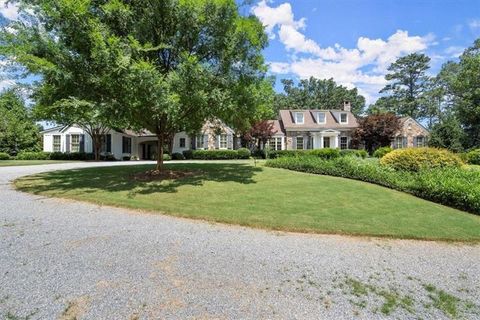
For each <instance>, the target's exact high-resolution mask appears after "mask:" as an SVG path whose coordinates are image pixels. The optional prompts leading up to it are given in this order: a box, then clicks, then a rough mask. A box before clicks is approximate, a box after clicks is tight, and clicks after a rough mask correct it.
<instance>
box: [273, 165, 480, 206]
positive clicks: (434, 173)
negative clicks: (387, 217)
mask: <svg viewBox="0 0 480 320" xmlns="http://www.w3.org/2000/svg"><path fill="white" fill-rule="evenodd" d="M266 165H267V166H269V167H275V168H284V169H289V170H295V171H301V172H307V173H315V174H324V175H331V176H337V177H344V178H350V179H355V180H361V181H366V182H370V183H375V184H378V185H381V186H385V187H388V188H392V189H395V190H399V191H403V192H408V193H411V194H413V195H415V196H417V197H420V198H423V199H427V200H431V201H434V202H437V203H441V204H444V205H447V206H451V207H455V208H458V209H462V210H466V211H469V212H472V213H475V214H480V171H478V170H465V169H463V168H457V167H445V168H441V167H438V168H433V169H424V170H420V171H399V170H395V169H393V168H391V167H389V166H384V165H379V163H378V162H377V161H367V160H363V159H358V158H355V157H341V158H336V159H331V160H324V159H319V158H316V157H297V158H293V157H290V158H279V159H274V160H269V161H267V163H266Z"/></svg>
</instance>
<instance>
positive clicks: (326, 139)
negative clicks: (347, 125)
mask: <svg viewBox="0 0 480 320" xmlns="http://www.w3.org/2000/svg"><path fill="white" fill-rule="evenodd" d="M323 147H324V148H330V137H323Z"/></svg>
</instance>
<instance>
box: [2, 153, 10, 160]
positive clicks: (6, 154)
mask: <svg viewBox="0 0 480 320" xmlns="http://www.w3.org/2000/svg"><path fill="white" fill-rule="evenodd" d="M0 160H10V156H9V155H8V153H5V152H0Z"/></svg>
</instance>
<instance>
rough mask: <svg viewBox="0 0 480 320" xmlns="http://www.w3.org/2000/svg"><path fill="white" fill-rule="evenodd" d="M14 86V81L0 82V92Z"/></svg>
mask: <svg viewBox="0 0 480 320" xmlns="http://www.w3.org/2000/svg"><path fill="white" fill-rule="evenodd" d="M14 85H15V81H13V80H10V79H5V80H0V92H1V91H3V90H5V89H8V88H10V87H12V86H14Z"/></svg>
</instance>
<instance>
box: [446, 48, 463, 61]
mask: <svg viewBox="0 0 480 320" xmlns="http://www.w3.org/2000/svg"><path fill="white" fill-rule="evenodd" d="M463 51H465V48H464V47H459V46H450V47H448V48H446V49H445V50H444V52H445V53H446V54H447V55H448V56H449V57H450V58H458V57H460V56H461V55H462V53H463Z"/></svg>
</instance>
